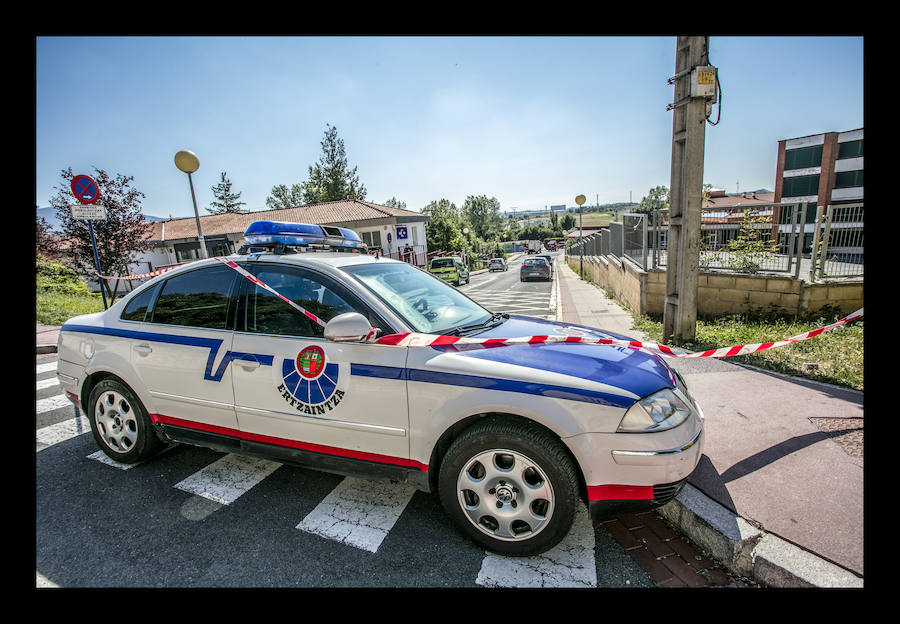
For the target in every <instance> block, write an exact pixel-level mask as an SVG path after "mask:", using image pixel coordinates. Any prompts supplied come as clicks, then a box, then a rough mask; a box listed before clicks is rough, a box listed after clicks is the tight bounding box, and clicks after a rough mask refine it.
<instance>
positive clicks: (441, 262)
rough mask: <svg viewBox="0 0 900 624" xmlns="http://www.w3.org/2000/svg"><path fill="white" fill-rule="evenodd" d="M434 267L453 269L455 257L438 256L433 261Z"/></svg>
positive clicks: (432, 265)
mask: <svg viewBox="0 0 900 624" xmlns="http://www.w3.org/2000/svg"><path fill="white" fill-rule="evenodd" d="M431 268H432V269H452V268H453V258H438V259H437V260H432V261H431Z"/></svg>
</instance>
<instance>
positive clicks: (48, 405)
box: [35, 394, 75, 414]
mask: <svg viewBox="0 0 900 624" xmlns="http://www.w3.org/2000/svg"><path fill="white" fill-rule="evenodd" d="M61 407H75V404H74V403H72V401H70V400H69V399H68V398H67V397H66V395H64V394H57V395H56V396H52V397H50V398H47V399H40V400H39V401H38V402H37V406H36V407H35V413H37V414H43V413H45V412H52V411H53V410H57V409H59V408H61Z"/></svg>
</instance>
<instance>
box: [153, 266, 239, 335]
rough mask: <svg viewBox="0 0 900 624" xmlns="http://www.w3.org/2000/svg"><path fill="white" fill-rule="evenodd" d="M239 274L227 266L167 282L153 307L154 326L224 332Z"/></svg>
mask: <svg viewBox="0 0 900 624" xmlns="http://www.w3.org/2000/svg"><path fill="white" fill-rule="evenodd" d="M237 277H239V276H238V274H237V273H236V272H235V271H234V270H232V269H230V268H228V267H227V266H214V267H209V268H205V269H198V270H196V271H190V272H188V273H184V274H182V275H176V276H175V277H173V278H171V279H169V280H167V281H166V282H165V283H164V284H163V285H162V291H161V292H160V293H159V297H158V298H157V300H156V305H155V306H154V307H153V321H152V322H154V323H164V324H166V325H186V326H188V327H206V328H209V329H227V318H228V308H229V304H230V303H231V300H232V298H231V295H232V288H233V285H234V282H235V279H236V278H237Z"/></svg>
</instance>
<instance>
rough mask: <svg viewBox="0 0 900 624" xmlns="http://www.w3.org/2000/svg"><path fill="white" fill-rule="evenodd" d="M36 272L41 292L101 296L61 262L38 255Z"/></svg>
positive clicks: (38, 288)
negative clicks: (93, 291)
mask: <svg viewBox="0 0 900 624" xmlns="http://www.w3.org/2000/svg"><path fill="white" fill-rule="evenodd" d="M35 273H36V287H37V290H38V291H39V292H41V291H43V292H52V293H60V294H63V295H84V296H92V297H93V296H96V297H99V295H95V294H94V293H92V292H91V291H89V290H88V287H87V285H86V284H85V283H84V280H82V279H81V277H79V276H78V275H77V274H76V273H75V271H73V270H72V269H70V268H69V267H67V266H66V265H64V264H62V263H61V262H55V261H53V260H50V259H48V258H45V257H44V256H38V258H37V266H36V269H35Z"/></svg>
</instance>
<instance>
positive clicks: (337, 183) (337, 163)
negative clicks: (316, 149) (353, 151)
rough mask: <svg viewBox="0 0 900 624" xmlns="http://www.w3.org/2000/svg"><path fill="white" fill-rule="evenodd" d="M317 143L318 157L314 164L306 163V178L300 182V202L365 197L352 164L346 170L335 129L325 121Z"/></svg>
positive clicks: (311, 202)
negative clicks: (324, 127)
mask: <svg viewBox="0 0 900 624" xmlns="http://www.w3.org/2000/svg"><path fill="white" fill-rule="evenodd" d="M320 145H321V146H322V156H321V157H320V158H319V161H318V162H317V163H316V164H315V165H310V167H309V179H308V180H307V181H306V182H304V183H303V184H302V185H301V186H302V188H303V201H304V203H305V204H319V203H323V202H330V201H339V200H342V199H359V200H365V199H366V187H365V186H363V185H362V184H360V182H359V176H358V175H357V173H356V167H353V169H348V165H347V155H346V152H345V151H344V140H343V139H341V138H339V137H338V134H337V128H335V127H334V126H332V125H331V124H328V126H327V129H326V130H325V137H324V138H323V139H322V142H321V143H320Z"/></svg>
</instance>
